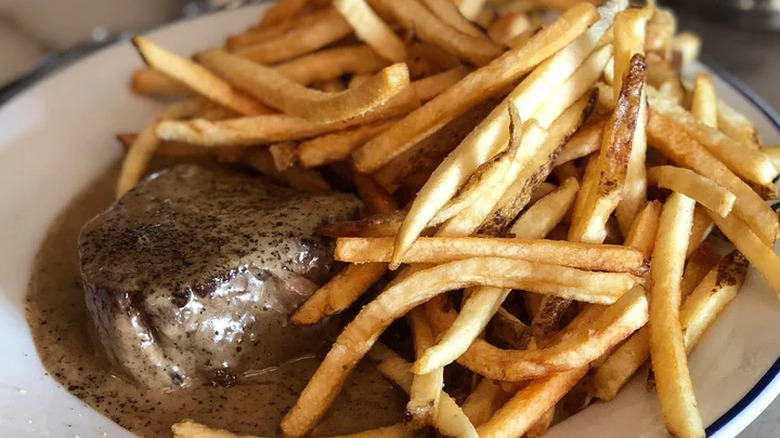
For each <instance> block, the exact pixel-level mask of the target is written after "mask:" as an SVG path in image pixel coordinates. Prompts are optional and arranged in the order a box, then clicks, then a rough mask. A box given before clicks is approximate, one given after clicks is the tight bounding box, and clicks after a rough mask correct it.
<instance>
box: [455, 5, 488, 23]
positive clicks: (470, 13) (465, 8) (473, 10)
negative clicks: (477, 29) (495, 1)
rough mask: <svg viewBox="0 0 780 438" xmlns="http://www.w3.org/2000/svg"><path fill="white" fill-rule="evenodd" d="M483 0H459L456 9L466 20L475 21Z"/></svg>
mask: <svg viewBox="0 0 780 438" xmlns="http://www.w3.org/2000/svg"><path fill="white" fill-rule="evenodd" d="M484 4H485V0H459V1H458V10H459V11H460V13H461V15H463V16H464V17H465V18H466V19H467V20H471V21H476V20H477V17H478V16H479V14H480V12H481V11H482V6H484Z"/></svg>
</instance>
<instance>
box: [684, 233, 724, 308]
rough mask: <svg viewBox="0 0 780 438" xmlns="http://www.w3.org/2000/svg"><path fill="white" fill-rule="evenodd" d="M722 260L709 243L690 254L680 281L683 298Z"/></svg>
mask: <svg viewBox="0 0 780 438" xmlns="http://www.w3.org/2000/svg"><path fill="white" fill-rule="evenodd" d="M719 261H720V256H719V255H717V254H716V253H715V252H714V251H713V250H712V248H710V246H709V245H708V244H706V243H705V244H703V245H701V246H700V247H698V248H697V249H696V251H693V253H691V255H690V256H688V261H687V262H686V263H685V272H684V273H683V276H682V281H680V293H681V294H682V296H683V298H685V297H687V296H688V295H690V294H691V292H693V289H695V288H696V286H698V285H699V283H701V281H702V280H703V279H704V276H705V275H707V273H708V272H710V269H712V268H713V267H715V265H717V264H718V262H719Z"/></svg>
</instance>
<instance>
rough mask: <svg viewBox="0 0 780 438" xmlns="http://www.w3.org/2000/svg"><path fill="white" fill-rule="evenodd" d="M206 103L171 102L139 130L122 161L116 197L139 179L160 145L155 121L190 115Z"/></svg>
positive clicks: (193, 100)
mask: <svg viewBox="0 0 780 438" xmlns="http://www.w3.org/2000/svg"><path fill="white" fill-rule="evenodd" d="M207 105H208V102H206V101H205V100H204V99H200V98H191V99H187V100H184V101H181V102H175V103H172V104H170V105H168V106H167V107H165V108H164V109H163V110H162V111H161V112H160V114H159V115H158V116H157V118H156V120H155V121H153V122H152V123H150V124H149V125H147V126H146V128H144V129H143V131H141V133H140V134H139V135H138V136H137V137H136V138H135V139H134V140H133V143H132V144H131V145H130V148H129V149H128V151H127V154H126V155H125V158H124V160H123V161H122V169H121V171H120V172H119V177H118V179H117V188H116V196H117V198H119V197H121V196H122V195H124V194H125V193H126V192H127V191H128V190H130V189H131V188H133V186H135V185H136V184H138V182H139V181H141V178H142V177H143V175H144V172H146V168H147V166H148V165H149V161H151V159H152V157H153V156H154V154H155V152H156V151H157V148H158V147H159V146H160V139H159V138H158V137H157V133H156V130H157V123H158V122H159V121H160V120H166V119H180V118H185V117H190V116H192V115H194V114H197V113H199V112H201V111H202V110H203V108H205V107H206V106H207Z"/></svg>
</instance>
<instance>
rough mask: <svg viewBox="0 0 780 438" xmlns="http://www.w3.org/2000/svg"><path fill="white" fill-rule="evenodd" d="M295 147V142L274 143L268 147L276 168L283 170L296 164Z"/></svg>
mask: <svg viewBox="0 0 780 438" xmlns="http://www.w3.org/2000/svg"><path fill="white" fill-rule="evenodd" d="M295 149H296V145H295V143H294V142H284V143H277V144H272V145H271V146H270V147H269V148H268V152H269V153H270V154H271V159H272V160H273V161H274V167H276V170H278V171H280V172H282V171H284V170H287V169H289V168H291V167H293V166H294V165H295Z"/></svg>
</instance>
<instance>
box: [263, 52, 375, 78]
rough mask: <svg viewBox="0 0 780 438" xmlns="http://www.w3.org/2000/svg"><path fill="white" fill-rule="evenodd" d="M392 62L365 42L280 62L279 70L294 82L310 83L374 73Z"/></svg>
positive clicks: (277, 68) (277, 69)
mask: <svg viewBox="0 0 780 438" xmlns="http://www.w3.org/2000/svg"><path fill="white" fill-rule="evenodd" d="M388 65H390V62H389V61H387V60H386V59H384V58H382V57H381V56H379V55H377V54H376V52H374V51H373V50H372V49H371V48H370V47H368V46H364V45H352V46H339V47H333V48H330V49H325V50H320V51H318V52H314V53H311V54H309V55H306V56H301V57H300V58H296V59H293V60H291V61H287V62H285V63H283V64H279V65H277V66H276V67H274V68H275V69H276V71H278V72H279V73H281V74H283V75H284V76H285V77H287V78H288V79H290V80H291V81H295V82H298V83H300V84H302V85H308V84H311V83H313V82H317V81H327V80H331V79H337V78H340V77H341V76H344V75H347V74H364V73H374V72H377V71H379V70H381V69H383V68H384V67H387V66H388Z"/></svg>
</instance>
